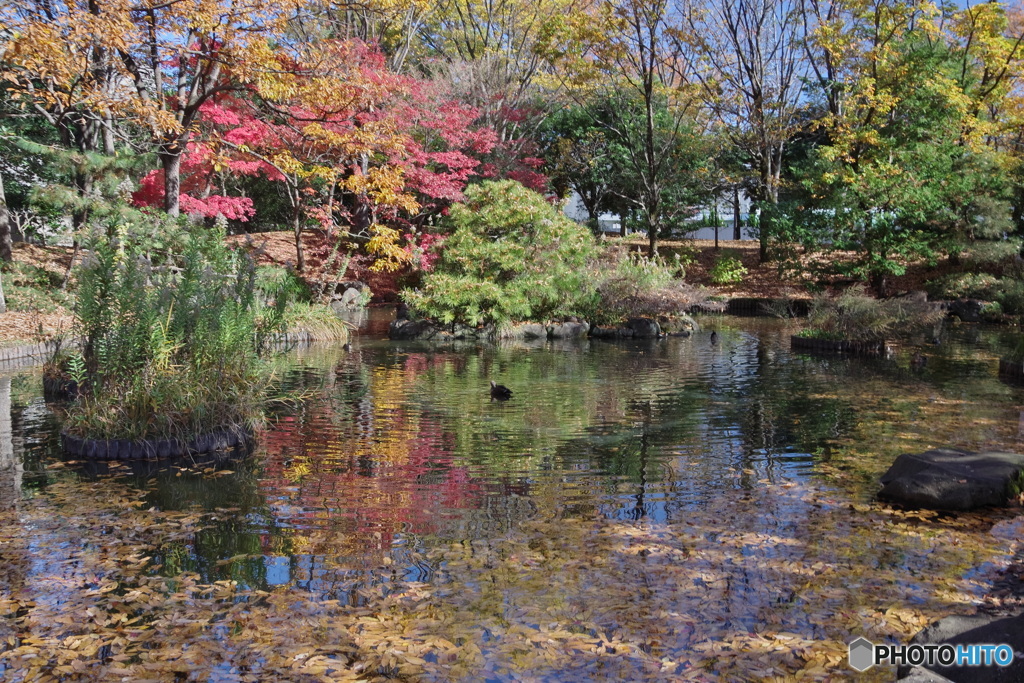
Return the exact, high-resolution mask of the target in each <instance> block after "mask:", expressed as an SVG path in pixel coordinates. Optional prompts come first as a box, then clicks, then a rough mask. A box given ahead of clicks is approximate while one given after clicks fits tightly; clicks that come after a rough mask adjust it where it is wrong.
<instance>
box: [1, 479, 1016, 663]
mask: <svg viewBox="0 0 1024 683" xmlns="http://www.w3.org/2000/svg"><path fill="white" fill-rule="evenodd" d="M142 496H143V493H142V492H139V491H137V490H135V489H131V488H129V487H127V486H125V485H124V484H121V483H118V482H116V481H109V480H108V481H101V482H98V483H81V482H75V481H71V480H62V481H59V482H57V483H54V484H52V485H51V486H49V487H48V488H46V489H45V491H43V492H41V493H38V494H36V495H35V496H34V497H33V498H31V499H26V500H23V501H20V502H19V504H18V508H17V509H13V510H7V511H4V512H2V513H0V523H2V524H3V533H2V534H0V539H2V540H0V615H2V616H0V677H2V678H3V679H4V680H9V681H21V680H37V679H39V680H53V679H60V680H67V681H91V680H96V681H106V680H119V679H120V680H133V681H140V680H204V681H207V680H209V681H259V680H282V681H291V680H294V681H324V680H329V681H344V680H388V679H395V678H398V679H405V680H438V681H441V680H444V681H447V680H483V679H487V680H496V681H503V680H523V679H526V680H540V681H543V680H550V681H574V680H579V681H589V680H595V679H617V680H689V679H694V680H708V679H722V680H740V679H742V680H750V679H768V680H770V679H773V678H777V679H780V680H781V679H786V680H792V679H809V680H830V679H832V680H845V679H846V678H847V677H848V676H849V674H850V671H849V670H848V669H847V668H846V643H847V642H849V641H850V640H852V639H853V638H855V637H857V636H861V635H863V636H865V637H867V638H869V639H870V640H872V641H875V642H882V641H899V642H905V641H906V640H908V639H909V638H910V636H911V635H913V634H914V633H915V632H916V631H918V630H919V629H920V628H921V627H923V626H924V625H926V624H927V623H928V622H929V621H931V620H933V619H936V618H939V617H941V616H944V615H947V614H950V613H961V614H962V613H970V612H972V611H974V609H975V607H974V606H975V605H976V604H977V602H978V600H979V598H980V596H981V595H982V593H983V592H984V591H985V590H986V588H987V586H988V584H987V583H986V581H985V580H984V579H983V577H982V576H980V575H975V574H974V573H972V571H971V570H972V568H973V567H976V566H978V565H981V564H983V563H986V562H992V561H995V562H999V561H1002V560H1005V559H1006V554H1007V553H1008V552H1009V551H1011V550H1013V548H1012V546H1011V545H1010V544H1009V542H1008V541H1007V539H1013V538H1020V537H1021V533H1020V532H1021V528H1020V527H1021V526H1022V525H1021V523H1020V519H1019V518H1018V519H1016V520H1012V519H1010V517H1011V515H1009V514H1007V515H1006V516H1005V520H1004V521H1003V522H1001V523H1000V529H999V534H998V537H997V535H994V534H990V533H988V529H989V527H991V525H992V521H991V516H990V517H989V518H988V521H986V517H984V516H980V515H979V516H973V515H962V516H960V517H958V518H955V519H949V518H940V517H939V516H937V515H935V514H933V513H907V512H900V511H897V510H893V509H889V508H886V507H880V506H875V505H868V504H860V503H853V504H851V503H849V502H842V500H841V497H839V496H837V497H835V498H833V497H832V495H831V493H830V492H829V491H828V490H824V489H815V488H810V487H806V486H804V485H801V484H795V483H786V484H771V483H768V482H761V486H759V487H757V488H754V489H751V490H747V491H732V492H726V493H724V494H723V495H721V496H719V497H716V498H715V499H713V500H708V501H707V502H706V504H705V505H703V506H701V507H699V508H696V509H694V510H693V511H692V513H690V514H688V515H687V516H686V521H685V522H683V523H677V524H668V525H666V524H657V523H652V522H648V521H639V522H634V521H619V520H612V519H608V518H607V517H606V516H605V515H602V514H600V513H599V512H595V514H593V515H592V516H589V517H586V516H585V517H584V518H582V519H581V518H576V517H569V518H563V517H561V516H560V515H559V514H558V513H544V514H543V515H541V517H540V518H537V519H534V520H531V521H528V522H525V523H524V524H523V525H521V526H520V527H518V528H517V529H515V530H513V531H511V532H509V533H507V534H505V535H504V536H502V537H500V538H494V539H490V540H478V541H465V542H456V543H440V542H438V543H437V545H436V546H435V547H434V548H432V549H431V550H428V551H426V552H425V553H422V554H419V555H416V556H415V558H414V559H415V561H416V562H417V564H419V565H422V566H426V567H429V568H430V569H431V574H432V576H433V577H434V578H433V580H432V581H431V582H430V583H418V582H409V581H400V580H398V579H396V578H395V577H396V576H397V575H398V574H396V573H395V571H394V567H391V566H388V565H389V563H390V560H388V559H387V558H386V559H385V561H384V562H383V566H381V567H379V568H378V569H376V570H374V572H373V574H374V576H375V577H376V580H371V581H366V580H360V581H359V582H358V583H357V582H355V581H353V582H352V584H351V585H350V586H348V588H347V589H346V587H345V586H342V585H338V586H336V587H335V590H334V592H333V594H331V595H323V594H315V593H311V592H309V591H307V590H304V589H302V588H300V587H299V586H297V585H295V583H294V582H293V583H291V584H286V585H283V586H279V587H276V588H274V589H273V590H257V589H253V588H249V587H246V586H244V585H240V584H238V583H236V582H234V581H231V580H224V581H216V582H209V583H204V582H203V581H201V580H200V578H199V576H198V575H196V574H193V573H189V572H184V571H180V570H178V569H175V567H176V566H178V565H177V564H176V563H174V562H172V561H171V560H172V558H173V557H174V556H175V554H176V553H189V552H192V550H193V549H194V543H195V538H196V534H197V533H198V532H199V531H200V529H202V528H203V527H204V525H207V524H209V523H212V521H213V520H214V519H216V518H217V517H218V516H220V517H223V516H224V515H230V514H232V513H231V512H230V511H223V510H222V511H218V512H213V513H202V514H200V513H187V512H166V511H161V510H158V509H155V508H150V509H143V508H144V503H142ZM751 515H761V516H762V518H761V520H760V522H759V523H760V524H761V525H762V526H761V528H762V529H763V528H764V522H765V520H766V519H769V518H773V519H776V520H779V521H778V522H777V525H776V530H775V532H774V533H772V534H766V533H754V532H751V531H749V530H747V527H749V526H750V523H749V522H748V521H746V520H747V518H749V517H750V516H751ZM880 531H881V533H880ZM979 531H980V532H983V533H979ZM299 533H301V532H299ZM880 538H883V539H888V541H886V542H880V541H879V539H880ZM247 557H249V556H242V557H233V558H230V559H229V560H226V561H225V562H226V563H227V564H230V563H232V562H236V561H242V560H243V559H245V558H247ZM320 561H321V562H322V563H323V565H324V566H329V565H330V558H323V557H322V558H320ZM161 562H162V563H163V564H160V563H161ZM990 566H994V565H990ZM965 577H973V578H965ZM346 590H347V592H346ZM891 676H892V670H891V669H886V668H875V669H872V670H871V671H869V672H868V673H867V674H865V675H863V679H864V680H883V679H889V678H891Z"/></svg>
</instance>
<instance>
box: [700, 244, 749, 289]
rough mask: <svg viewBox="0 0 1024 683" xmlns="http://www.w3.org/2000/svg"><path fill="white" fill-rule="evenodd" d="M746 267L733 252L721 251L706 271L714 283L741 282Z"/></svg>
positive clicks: (745, 272)
mask: <svg viewBox="0 0 1024 683" xmlns="http://www.w3.org/2000/svg"><path fill="white" fill-rule="evenodd" d="M746 274H747V269H746V268H745V267H744V266H743V262H742V261H740V259H739V258H738V256H737V255H736V254H735V253H734V252H722V253H721V254H719V256H718V258H717V259H715V263H714V265H713V266H711V270H710V271H708V275H709V277H710V278H711V281H712V282H713V283H715V284H716V285H726V284H731V283H733V282H742V281H743V276H744V275H746Z"/></svg>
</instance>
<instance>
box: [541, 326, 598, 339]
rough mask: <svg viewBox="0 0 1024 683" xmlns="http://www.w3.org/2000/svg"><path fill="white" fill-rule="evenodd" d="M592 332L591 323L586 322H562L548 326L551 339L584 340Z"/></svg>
mask: <svg viewBox="0 0 1024 683" xmlns="http://www.w3.org/2000/svg"><path fill="white" fill-rule="evenodd" d="M589 331H590V323H586V322H561V323H551V324H549V325H548V329H547V332H548V337H549V338H550V339H583V338H584V337H586V336H587V332H589Z"/></svg>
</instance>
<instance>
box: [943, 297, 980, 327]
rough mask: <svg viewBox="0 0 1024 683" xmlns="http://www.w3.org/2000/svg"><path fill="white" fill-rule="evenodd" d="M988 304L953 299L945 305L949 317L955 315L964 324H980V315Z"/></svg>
mask: <svg viewBox="0 0 1024 683" xmlns="http://www.w3.org/2000/svg"><path fill="white" fill-rule="evenodd" d="M987 303H988V302H986V301H980V300H978V299H955V300H953V301H950V302H948V303H947V304H946V308H947V310H948V311H949V314H950V315H955V316H956V317H958V318H960V320H962V321H964V322H965V323H977V322H981V317H982V313H983V312H984V310H985V306H986V305H987Z"/></svg>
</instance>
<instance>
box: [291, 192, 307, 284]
mask: <svg viewBox="0 0 1024 683" xmlns="http://www.w3.org/2000/svg"><path fill="white" fill-rule="evenodd" d="M292 230H293V231H294V232H295V270H297V271H298V272H300V273H303V272H305V270H306V255H305V253H304V252H303V251H302V205H300V204H299V203H298V202H296V204H295V206H293V207H292Z"/></svg>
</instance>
